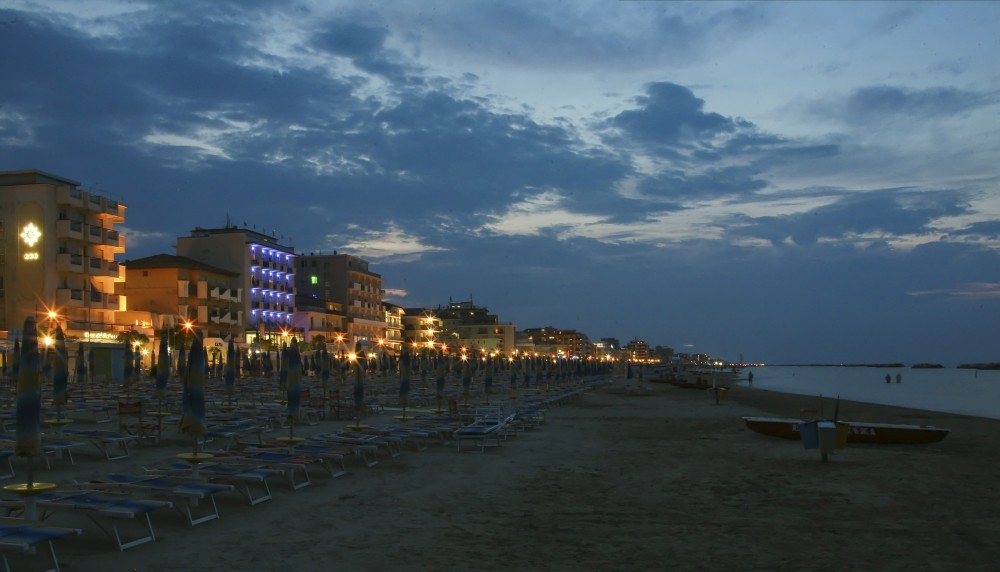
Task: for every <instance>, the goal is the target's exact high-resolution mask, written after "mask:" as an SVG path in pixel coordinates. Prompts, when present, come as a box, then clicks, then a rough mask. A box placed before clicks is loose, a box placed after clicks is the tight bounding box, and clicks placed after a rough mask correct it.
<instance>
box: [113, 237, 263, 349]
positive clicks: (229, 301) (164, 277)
mask: <svg viewBox="0 0 1000 572" xmlns="http://www.w3.org/2000/svg"><path fill="white" fill-rule="evenodd" d="M125 266H126V268H125V282H124V283H123V284H119V287H120V288H119V293H121V294H123V295H124V296H125V304H124V306H125V310H124V311H122V312H121V313H120V314H121V316H122V318H123V321H125V320H128V321H130V322H133V323H136V322H138V323H140V324H141V323H143V322H145V323H148V324H149V325H148V327H149V328H152V329H165V328H172V327H177V326H179V325H181V324H183V323H184V322H185V321H187V320H191V321H193V322H194V323H196V324H198V326H199V327H201V328H202V329H203V330H204V332H205V337H206V338H220V339H224V338H226V337H228V336H229V334H230V333H236V334H237V336H242V335H243V330H244V328H245V323H244V315H245V314H244V312H243V310H242V306H243V288H242V287H241V278H242V276H241V275H240V274H239V273H238V272H233V271H231V270H226V269H223V268H216V267H214V266H210V265H208V264H205V263H203V262H198V261H197V260H193V259H191V258H187V257H184V256H174V255H172V254H157V255H154V256H149V257H146V258H140V259H137V260H129V261H127V262H126V263H125Z"/></svg>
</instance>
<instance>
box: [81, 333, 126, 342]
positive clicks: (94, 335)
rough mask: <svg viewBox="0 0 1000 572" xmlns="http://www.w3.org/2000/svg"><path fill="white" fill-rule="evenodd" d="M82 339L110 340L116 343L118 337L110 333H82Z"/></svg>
mask: <svg viewBox="0 0 1000 572" xmlns="http://www.w3.org/2000/svg"><path fill="white" fill-rule="evenodd" d="M83 337H84V338H85V339H88V340H110V341H118V336H117V335H116V334H113V333H111V332H89V331H88V332H83Z"/></svg>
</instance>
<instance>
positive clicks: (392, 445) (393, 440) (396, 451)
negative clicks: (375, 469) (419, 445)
mask: <svg viewBox="0 0 1000 572" xmlns="http://www.w3.org/2000/svg"><path fill="white" fill-rule="evenodd" d="M334 435H336V436H338V437H340V438H342V439H356V440H362V441H364V442H367V443H369V444H371V445H378V447H379V448H381V449H385V451H386V453H388V454H389V457H398V456H400V455H402V454H403V438H402V437H398V436H394V435H387V434H381V433H379V434H373V433H360V432H357V431H351V430H350V429H347V430H344V431H337V432H336V433H334Z"/></svg>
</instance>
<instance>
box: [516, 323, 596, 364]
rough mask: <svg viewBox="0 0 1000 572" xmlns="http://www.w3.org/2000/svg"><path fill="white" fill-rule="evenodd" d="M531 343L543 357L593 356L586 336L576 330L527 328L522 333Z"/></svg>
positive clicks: (547, 327)
mask: <svg viewBox="0 0 1000 572" xmlns="http://www.w3.org/2000/svg"><path fill="white" fill-rule="evenodd" d="M522 334H523V335H525V336H527V338H528V339H529V340H530V341H531V343H532V345H534V348H535V350H534V351H536V352H538V353H540V354H545V355H564V356H566V357H580V358H583V357H587V356H589V355H593V348H592V346H591V344H590V339H589V338H588V337H587V334H584V333H582V332H578V331H576V330H563V329H559V328H553V327H552V326H546V327H544V328H528V329H526V330H524V331H523V332H522Z"/></svg>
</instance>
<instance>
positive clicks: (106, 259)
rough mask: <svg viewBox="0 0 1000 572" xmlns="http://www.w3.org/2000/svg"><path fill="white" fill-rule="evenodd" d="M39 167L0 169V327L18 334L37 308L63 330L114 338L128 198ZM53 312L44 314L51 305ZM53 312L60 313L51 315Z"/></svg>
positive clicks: (41, 319) (44, 322)
mask: <svg viewBox="0 0 1000 572" xmlns="http://www.w3.org/2000/svg"><path fill="white" fill-rule="evenodd" d="M79 186H80V183H78V182H76V181H73V180H70V179H66V178H63V177H59V176H56V175H51V174H48V173H45V172H43V171H38V170H23V171H5V172H0V330H2V331H4V332H6V333H7V337H8V338H12V337H18V336H19V334H20V330H21V328H22V326H23V324H24V319H25V318H26V317H27V316H29V315H35V316H36V317H37V319H38V323H39V327H40V328H41V329H42V330H46V329H47V328H49V327H54V324H53V320H58V322H59V323H60V324H61V325H62V327H63V329H64V330H65V331H66V335H67V337H71V338H78V339H81V340H93V341H98V340H113V339H114V338H115V335H116V333H115V330H116V328H115V324H116V312H118V310H119V309H120V299H119V296H118V294H116V293H115V284H116V283H119V282H122V281H124V280H125V275H124V270H123V267H122V266H121V265H120V264H119V263H118V262H117V261H116V260H115V256H117V255H120V254H123V253H124V252H125V237H124V236H123V235H122V234H120V233H119V232H118V231H117V230H116V229H115V225H118V224H121V223H123V222H125V205H123V204H122V203H121V202H119V201H117V200H113V199H110V198H107V197H104V196H100V195H97V194H93V193H90V192H87V191H83V190H81V189H80V188H79ZM50 311H51V312H54V314H52V316H53V318H49V314H48V312H50ZM56 316H57V317H56Z"/></svg>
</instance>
